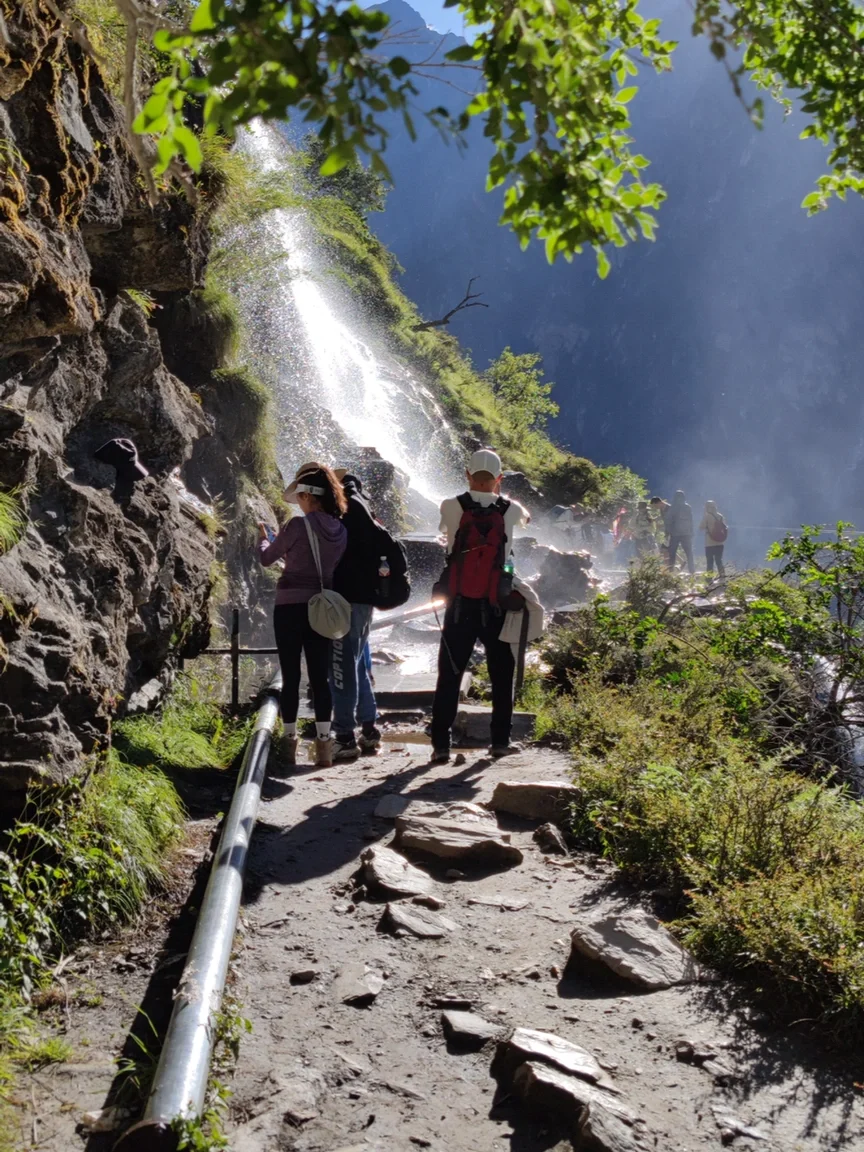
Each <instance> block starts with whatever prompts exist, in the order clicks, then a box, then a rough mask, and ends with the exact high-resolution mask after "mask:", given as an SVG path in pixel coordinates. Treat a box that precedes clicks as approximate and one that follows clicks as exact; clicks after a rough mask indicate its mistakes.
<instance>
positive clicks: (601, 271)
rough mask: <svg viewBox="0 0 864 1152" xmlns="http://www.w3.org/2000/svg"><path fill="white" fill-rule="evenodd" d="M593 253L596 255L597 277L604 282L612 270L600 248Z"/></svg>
mask: <svg viewBox="0 0 864 1152" xmlns="http://www.w3.org/2000/svg"><path fill="white" fill-rule="evenodd" d="M595 252H596V253H597V275H598V276H599V277H600V279H601V280H605V279H606V277H607V276H608V275H609V273H610V271H611V270H612V265H611V264H610V263H609V257H608V256H607V255H606V253H605V252H604V251H603V249H602V248H596V249H595Z"/></svg>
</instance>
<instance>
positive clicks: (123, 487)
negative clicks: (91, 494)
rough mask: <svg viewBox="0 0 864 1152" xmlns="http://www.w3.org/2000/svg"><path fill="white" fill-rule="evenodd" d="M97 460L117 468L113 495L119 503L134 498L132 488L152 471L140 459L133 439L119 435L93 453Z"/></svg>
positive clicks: (124, 502) (125, 502)
mask: <svg viewBox="0 0 864 1152" xmlns="http://www.w3.org/2000/svg"><path fill="white" fill-rule="evenodd" d="M93 455H94V457H95V458H96V459H97V460H100V461H101V462H102V463H103V464H108V465H109V466H110V467H111V468H113V469H115V471H116V477H115V480H114V491H113V492H112V493H111V495H112V497H113V498H114V500H116V502H117V503H118V504H127V503H128V502H129V500H131V498H132V489H133V488H134V486H135V484H136V482H137V481H138V480H143V479H144V477H145V476H149V475H150V473H149V472H148V471H147V469H146V468H145V467H144V465H143V464H142V463H141V461H140V460H139V459H138V449H137V448H136V447H135V445H134V443H133V442H132V441H131V440H127V439H126V438H125V437H118V438H117V439H116V440H108V441H107V442H106V443H105V444H103V445H102V446H101V447H100V448H97V449H96V451H95V452H94V453H93Z"/></svg>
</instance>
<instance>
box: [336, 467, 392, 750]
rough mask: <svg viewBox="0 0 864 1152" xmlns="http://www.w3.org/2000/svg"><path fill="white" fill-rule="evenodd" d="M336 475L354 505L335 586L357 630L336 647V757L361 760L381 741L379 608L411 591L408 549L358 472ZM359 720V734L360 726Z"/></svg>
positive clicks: (345, 518)
mask: <svg viewBox="0 0 864 1152" xmlns="http://www.w3.org/2000/svg"><path fill="white" fill-rule="evenodd" d="M334 475H335V476H336V478H337V480H340V481H341V483H342V491H343V493H344V495H345V500H346V502H347V505H348V510H347V512H346V513H345V515H344V516H343V518H342V523H343V524H344V525H345V528H346V530H347V532H348V544H347V547H346V549H345V553H344V555H343V557H342V559H341V560H340V561H339V564H338V565H337V567H336V571H335V573H334V575H333V588H334V589H335V591H337V592H339V593H341V594H342V595H343V596H344V597H345V599H346V600H347V601H348V602H349V603H350V605H351V631H350V632H349V633H348V635H347V636H343V637H342V639H341V640H334V641H333V643H332V645H331V648H330V688H331V690H332V693H333V737H334V743H333V759H334V760H356V759H357V757H358V756H359V755H360V753H361V751H363V752H374V751H375V750H376V749H378V748H379V747H380V746H381V733H380V732H379V731H378V728H377V727H376V721H377V719H378V711H377V708H376V705H375V694H374V692H373V690H372V683H371V678H370V675H369V666H368V665H367V662H366V659H365V654H366V653H367V652H368V644H369V628H370V625H371V624H372V610H373V608H398V607H399V606H400V605H402V604H404V603H405V601H406V600H407V599H408V596H409V594H410V592H411V586H410V584H409V582H408V563H407V560H406V557H405V550H404V548H403V547H402V545H401V544H400V543H399V542H398V541H397V540H395V539H394V538H393V537H392V536H391V535H390V533H389V532H388V531H387V529H386V528H384V527H383V525H381V524H379V523H378V521H377V520H376V519H375V517H374V516H373V514H372V510H371V508H370V507H369V504H368V502H367V500H366V497H365V496H364V495H363V486H362V484H361V483H360V481H359V480H358V479H357V477H356V476H354V475H352V474H351V473H349V472H347V471H346V470H345V469H344V468H337V469H336V470H335V473H334ZM355 724H359V726H360V737H359V740H357V739H355V737H354V726H355Z"/></svg>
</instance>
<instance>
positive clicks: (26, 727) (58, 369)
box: [0, 0, 218, 802]
mask: <svg viewBox="0 0 864 1152" xmlns="http://www.w3.org/2000/svg"><path fill="white" fill-rule="evenodd" d="M62 6H63V5H62V4H61V7H62ZM3 11H4V12H5V14H6V19H5V35H4V25H3V21H2V20H0V490H6V491H9V490H17V491H18V493H19V498H20V500H21V503H22V506H23V509H24V512H25V513H26V516H27V528H26V531H25V532H24V534H23V536H22V538H21V539H20V541H19V543H17V544H16V545H15V546H14V547H13V548H11V549H10V550H8V551H7V552H6V554H5V555H2V556H0V792H2V793H3V794H5V797H6V800H7V801H8V800H9V798H10V797H12V799H13V802H14V798H15V796H16V795H20V793H21V790H22V789H24V788H25V787H26V784H27V782H28V781H29V780H30V779H31V778H32V777H33V776H34V774H37V773H39V774H41V773H46V772H47V773H50V774H51V775H53V776H55V777H57V778H62V777H63V776H65V775H67V774H68V773H69V772H71V771H72V770H73V769H74V768H75V766H76V765H78V764H79V763H80V758H81V755H82V753H85V754H86V753H88V752H90V751H91V750H93V749H94V748H95V747H96V746H98V745H99V743H100V742H101V741H103V740H104V738H105V736H106V734H107V732H108V731H109V727H110V720H111V717H112V715H116V714H118V713H119V712H122V710H123V708H124V706H125V704H124V702H125V701H127V700H128V699H129V697H130V696H131V695H132V694H133V693H134V692H135V691H136V690H137V689H138V688H140V687H141V686H142V685H143V684H145V683H147V682H148V681H151V680H153V679H154V678H158V677H164V676H165V675H166V673H167V672H168V671H170V668H171V667H172V664H173V663H175V662H176V659H177V658H178V657H179V656H180V655H181V654H182V655H190V654H193V653H195V652H196V651H200V650H201V648H202V647H204V646H205V645H206V642H207V636H208V623H207V602H208V596H209V591H210V584H211V570H212V566H213V561H214V555H215V545H214V542H213V541H212V540H211V539H210V537H209V536H208V534H207V532H206V531H205V528H204V525H203V523H202V522H201V519H200V517H199V513H198V512H197V511H196V510H195V508H194V506H192V505H191V504H190V503H189V502H188V501H186V500H184V499H183V493H182V489H180V488H178V487H177V486H176V485H175V484H172V483H171V482H170V480H169V476H170V474H171V473H172V471H173V470H174V469H176V468H177V467H183V466H184V465H185V463H186V461H188V460H189V459H190V457H191V456H192V454H193V451H194V450H195V448H196V445H197V444H200V443H201V442H202V441H208V440H210V441H214V440H216V434H217V433H218V429H216V427H215V422H214V419H213V417H212V416H210V415H208V414H207V412H206V411H205V409H204V408H202V406H201V404H200V402H199V398H197V397H196V396H194V395H193V394H192V392H191V391H190V389H189V388H188V387H187V385H186V384H185V383H184V382H182V381H181V380H180V379H178V378H177V377H176V376H175V375H173V374H172V373H171V372H170V371H169V370H168V368H167V367H166V366H165V363H164V361H163V357H162V350H161V347H160V342H159V337H158V335H157V333H156V332H155V331H154V330H153V329H152V328H151V327H150V326H149V325H148V322H147V317H146V316H145V314H144V312H143V311H142V310H141V308H140V307H139V306H138V304H137V303H136V302H135V299H134V298H133V297H132V296H130V295H129V294H128V292H127V291H125V290H126V289H138V290H144V291H147V292H149V293H162V292H165V293H172V294H174V295H175V297H176V296H177V295H178V294H179V295H182V294H183V293H189V292H191V291H192V290H194V289H195V288H196V287H197V286H198V285H199V284H200V282H201V279H202V275H203V272H204V268H205V265H206V257H207V247H208V238H207V232H206V227H205V226H204V224H203V223H202V222H201V221H200V220H199V219H198V218H197V217H196V214H195V212H194V210H193V209H192V207H191V206H190V205H189V204H188V203H187V202H186V201H185V200H184V199H182V198H180V197H178V196H172V195H169V196H167V197H166V198H165V200H164V201H163V202H162V203H160V204H159V205H158V206H157V207H156V208H155V209H154V208H151V207H150V206H149V205H148V204H147V202H146V199H145V197H144V194H143V185H142V182H141V180H140V178H139V176H138V174H137V173H136V169H135V165H134V162H133V160H132V157H131V153H130V151H129V148H128V145H127V143H126V137H125V129H124V127H123V124H122V120H121V116H120V113H119V109H118V108H117V106H116V104H115V103H114V101H113V100H112V98H111V97H110V95H109V94H108V93H107V92H106V90H105V87H104V84H103V82H102V79H101V76H100V75H99V73H98V70H97V69H96V68H95V66H94V65H93V64H92V63H91V62H90V61H89V60H88V59H87V57H86V56H85V54H84V53H83V52H82V51H81V49H80V48H78V46H77V45H76V44H74V43H73V42H71V41H70V40H69V38H68V37H67V36H66V34H65V33H64V32H63V30H62V28H61V27H60V26H59V24H58V22H57V21H56V19H54V17H53V16H52V15H51V14H50V13H49V11H48V9H47V7H46V6H44V5H43V4H42V3H41V2H39V0H30V2H29V3H25V4H17V5H12V6H10V5H7V4H4V5H3ZM118 436H122V437H128V438H130V439H132V440H133V441H134V442H135V444H136V445H137V448H138V451H139V455H140V458H141V461H142V462H143V464H144V465H145V466H146V468H147V469H148V470H149V473H150V475H149V477H148V478H146V479H144V480H142V481H140V482H139V483H138V484H136V485H135V490H134V494H133V495H132V498H131V499H130V500H129V501H128V502H126V503H125V504H119V503H117V502H115V500H114V499H113V498H112V491H111V490H112V485H113V480H114V471H113V469H111V468H109V467H107V466H106V465H103V464H100V463H99V462H98V461H96V460H95V459H94V457H93V453H94V450H95V449H96V448H98V447H99V446H100V445H101V444H103V443H104V442H105V441H107V440H109V439H111V438H112V437H118ZM199 454H200V450H199ZM215 490H218V489H215Z"/></svg>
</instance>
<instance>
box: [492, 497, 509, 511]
mask: <svg viewBox="0 0 864 1152" xmlns="http://www.w3.org/2000/svg"><path fill="white" fill-rule="evenodd" d="M511 504H512V500H508V499H507V498H506V497H505V496H499V497H498V499H497V500H496V501H495V507H496V508H497V509H498V511H499V512H500V513H501V515H502V516H503V515H504V513H505V512H506V511H507V509H508V508H509V507H510V505H511Z"/></svg>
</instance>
